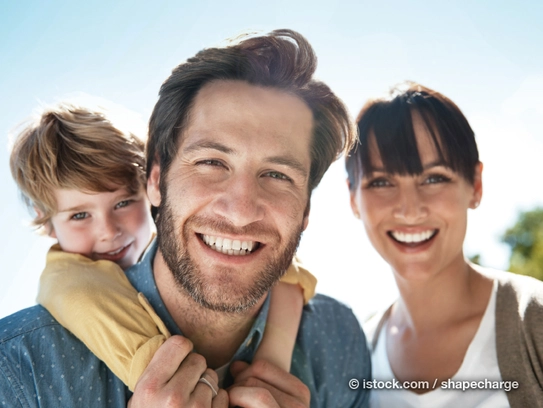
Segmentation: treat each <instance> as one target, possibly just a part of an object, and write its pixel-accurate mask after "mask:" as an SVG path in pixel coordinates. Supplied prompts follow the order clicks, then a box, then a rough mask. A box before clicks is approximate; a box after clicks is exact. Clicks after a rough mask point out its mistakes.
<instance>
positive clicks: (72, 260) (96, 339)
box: [37, 245, 317, 391]
mask: <svg viewBox="0 0 543 408" xmlns="http://www.w3.org/2000/svg"><path fill="white" fill-rule="evenodd" d="M281 281H282V282H285V283H290V284H299V285H300V286H301V287H302V289H303V292H304V301H305V303H307V302H308V301H309V299H311V298H312V297H313V296H314V294H315V286H316V283H317V280H316V279H315V277H314V276H313V275H311V273H309V271H307V270H306V269H304V268H303V267H302V266H301V263H300V261H299V260H298V259H297V258H296V257H295V258H294V259H293V261H292V264H291V266H290V267H289V268H288V270H287V272H286V274H285V275H284V276H283V278H282V279H281ZM37 302H38V303H40V304H41V305H42V306H44V307H45V308H46V309H47V310H48V311H49V312H50V313H51V314H52V315H53V317H54V318H55V319H57V321H58V322H59V323H60V324H61V325H62V326H64V327H66V328H67V329H68V330H70V331H71V332H72V333H73V334H74V335H75V336H76V337H77V338H79V339H80V340H81V341H82V342H83V343H85V345H86V346H87V347H88V348H89V349H90V350H91V351H92V352H93V353H94V354H95V355H96V356H97V357H98V358H99V359H100V360H102V361H103V362H104V363H106V365H107V366H108V367H109V368H110V369H111V371H113V373H114V374H115V375H116V376H117V377H119V378H120V379H121V380H122V381H123V382H124V383H125V384H126V385H128V387H129V388H130V390H132V391H133V390H134V387H135V385H136V382H137V381H138V379H139V377H140V376H141V374H142V373H143V371H144V370H145V368H146V367H147V365H148V364H149V362H150V361H151V358H152V357H153V355H154V354H155V352H156V351H157V349H158V348H159V347H160V346H161V345H162V343H164V341H165V340H166V339H167V338H168V337H170V333H169V331H168V329H167V328H166V326H165V325H164V323H163V322H162V320H160V318H159V317H158V315H157V314H156V313H155V311H154V310H153V308H152V307H151V305H150V304H149V302H147V299H145V297H144V296H143V294H142V293H138V292H137V291H136V290H135V289H134V287H133V286H132V285H131V284H130V282H129V281H128V279H127V278H126V275H125V274H124V271H123V270H122V269H121V268H120V267H119V266H118V265H117V264H116V263H114V262H110V261H93V260H91V259H89V258H87V257H85V256H83V255H79V254H73V253H67V252H63V251H62V250H61V249H60V246H59V245H54V246H53V247H51V249H50V250H49V252H48V254H47V263H46V266H45V269H44V271H43V273H42V275H41V277H40V287H39V291H38V297H37Z"/></svg>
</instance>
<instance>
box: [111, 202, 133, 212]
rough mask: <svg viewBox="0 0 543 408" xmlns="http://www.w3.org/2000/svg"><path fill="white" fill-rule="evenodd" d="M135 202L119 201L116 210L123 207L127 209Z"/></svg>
mask: <svg viewBox="0 0 543 408" xmlns="http://www.w3.org/2000/svg"><path fill="white" fill-rule="evenodd" d="M132 201H133V200H123V201H119V202H118V203H117V205H116V206H115V209H116V210H117V209H119V208H123V207H126V206H128V205H130V204H131V203H132Z"/></svg>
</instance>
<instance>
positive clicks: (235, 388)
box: [228, 360, 311, 408]
mask: <svg viewBox="0 0 543 408" xmlns="http://www.w3.org/2000/svg"><path fill="white" fill-rule="evenodd" d="M230 372H231V373H232V375H233V376H234V385H232V386H231V387H230V388H229V389H228V397H229V399H230V405H231V406H240V407H244V408H256V407H259V408H260V407H268V408H279V407H289V408H307V407H309V400H310V398H311V394H310V393H309V388H307V386H306V385H305V384H304V383H303V382H302V381H300V380H299V379H298V378H296V377H295V376H293V375H292V374H289V373H287V372H286V371H284V370H282V369H280V368H279V367H277V366H275V365H273V364H271V363H268V362H266V361H263V360H259V361H255V362H253V364H251V365H249V364H247V363H244V362H242V361H235V362H234V363H232V365H231V367H230Z"/></svg>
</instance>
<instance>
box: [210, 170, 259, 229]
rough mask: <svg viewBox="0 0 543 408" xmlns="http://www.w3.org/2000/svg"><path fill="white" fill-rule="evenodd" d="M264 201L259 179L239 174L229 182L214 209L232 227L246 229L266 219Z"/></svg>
mask: <svg viewBox="0 0 543 408" xmlns="http://www.w3.org/2000/svg"><path fill="white" fill-rule="evenodd" d="M263 200H264V198H263V191H262V189H261V187H260V185H259V184H258V180H257V178H255V177H254V176H251V175H247V174H238V175H234V176H232V177H231V178H230V180H228V182H227V184H226V187H225V189H224V190H223V192H222V194H221V196H220V197H219V198H218V199H217V200H216V201H215V204H214V208H213V209H214V212H215V213H216V214H218V215H220V216H222V217H224V218H226V219H227V220H229V221H230V222H231V223H232V225H234V226H236V227H244V226H246V225H249V224H251V223H253V222H257V221H260V220H262V219H263V218H264V203H263Z"/></svg>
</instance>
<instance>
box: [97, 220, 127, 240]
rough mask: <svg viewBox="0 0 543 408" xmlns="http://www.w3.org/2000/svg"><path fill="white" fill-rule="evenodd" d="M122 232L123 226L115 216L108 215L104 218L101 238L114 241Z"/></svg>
mask: <svg viewBox="0 0 543 408" xmlns="http://www.w3.org/2000/svg"><path fill="white" fill-rule="evenodd" d="M121 234H122V229H121V226H120V224H119V223H118V222H116V221H115V219H113V217H107V218H106V219H104V221H103V223H102V226H101V230H100V239H101V240H103V241H113V240H114V239H115V238H117V237H118V236H119V235H121Z"/></svg>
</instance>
